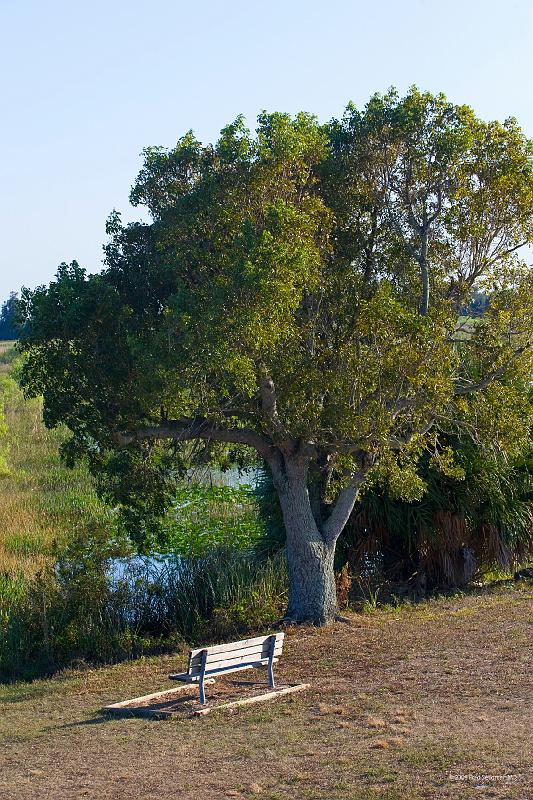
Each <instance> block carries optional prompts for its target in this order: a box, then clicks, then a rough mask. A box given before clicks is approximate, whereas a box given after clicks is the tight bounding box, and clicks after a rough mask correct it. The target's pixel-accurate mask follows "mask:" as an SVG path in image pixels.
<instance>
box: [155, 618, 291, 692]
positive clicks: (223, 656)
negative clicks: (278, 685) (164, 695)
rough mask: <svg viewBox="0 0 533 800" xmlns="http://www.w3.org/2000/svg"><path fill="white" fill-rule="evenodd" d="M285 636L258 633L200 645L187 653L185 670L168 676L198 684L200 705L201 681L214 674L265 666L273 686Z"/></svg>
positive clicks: (202, 689) (203, 690) (270, 684)
mask: <svg viewBox="0 0 533 800" xmlns="http://www.w3.org/2000/svg"><path fill="white" fill-rule="evenodd" d="M284 635H285V634H284V633H273V634H270V635H268V636H258V637H256V638H255V639H242V641H240V642H230V643H229V644H217V645H214V646H213V647H199V648H198V649H196V650H191V651H190V653H189V664H188V667H187V672H181V673H178V674H172V675H169V676H168V677H169V678H170V679H171V680H174V681H185V682H186V683H198V685H199V687H200V703H202V705H205V689H204V684H205V682H206V680H207V679H210V678H214V677H215V675H227V674H228V673H230V672H237V671H239V670H242V669H254V668H255V667H267V669H268V683H269V686H270V688H271V689H273V688H274V687H275V683H274V669H273V667H274V664H275V662H276V661H278V660H279V656H280V655H281V651H282V649H283V637H284Z"/></svg>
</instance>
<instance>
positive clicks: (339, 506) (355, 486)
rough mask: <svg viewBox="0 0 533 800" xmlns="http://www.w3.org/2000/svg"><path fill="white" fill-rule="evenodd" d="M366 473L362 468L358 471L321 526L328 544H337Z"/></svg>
mask: <svg viewBox="0 0 533 800" xmlns="http://www.w3.org/2000/svg"><path fill="white" fill-rule="evenodd" d="M365 475H366V471H365V470H362V469H361V470H359V471H358V472H356V473H355V475H353V476H352V478H351V480H350V483H349V484H348V486H346V487H345V488H344V489H342V491H341V492H340V493H339V496H338V497H337V500H336V501H335V504H334V506H333V509H332V511H331V513H330V515H329V517H328V518H327V520H326V521H325V522H324V524H323V525H322V527H321V534H322V538H323V539H324V542H325V543H326V544H330V545H332V544H335V542H336V541H337V539H338V537H339V534H340V533H341V531H342V529H343V528H344V526H345V525H346V523H347V522H348V519H349V517H350V514H351V513H352V510H353V507H354V505H355V501H356V500H357V497H358V495H359V490H360V488H361V484H362V483H363V481H364V479H365Z"/></svg>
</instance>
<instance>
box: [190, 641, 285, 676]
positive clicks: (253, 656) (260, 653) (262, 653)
mask: <svg viewBox="0 0 533 800" xmlns="http://www.w3.org/2000/svg"><path fill="white" fill-rule="evenodd" d="M281 652H282V643H281V642H280V643H279V644H276V646H275V647H274V655H275V656H279V655H281ZM269 655H270V642H267V643H266V644H265V645H256V646H255V647H244V648H242V649H240V650H228V652H227V653H210V652H209V651H208V652H207V660H206V664H207V665H210V664H217V663H218V662H219V661H236V660H238V659H241V660H243V659H246V660H247V661H257V660H260V659H262V658H268V657H269ZM201 663H202V658H201V656H199V655H198V656H195V657H194V658H193V659H191V662H190V664H189V671H191V672H195V671H196V669H199V668H200V666H201Z"/></svg>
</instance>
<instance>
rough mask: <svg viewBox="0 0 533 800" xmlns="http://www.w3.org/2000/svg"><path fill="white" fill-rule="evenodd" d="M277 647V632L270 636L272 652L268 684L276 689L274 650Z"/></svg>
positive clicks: (269, 659) (270, 653) (270, 654)
mask: <svg viewBox="0 0 533 800" xmlns="http://www.w3.org/2000/svg"><path fill="white" fill-rule="evenodd" d="M275 647H276V634H274V636H271V637H270V652H269V655H268V684H269V686H270V688H271V689H274V688H275V686H276V684H275V683H274V650H275Z"/></svg>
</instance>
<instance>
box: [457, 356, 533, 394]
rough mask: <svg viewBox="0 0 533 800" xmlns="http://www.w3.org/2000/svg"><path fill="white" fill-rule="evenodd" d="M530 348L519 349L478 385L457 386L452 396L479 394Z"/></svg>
mask: <svg viewBox="0 0 533 800" xmlns="http://www.w3.org/2000/svg"><path fill="white" fill-rule="evenodd" d="M530 347H531V345H530V344H529V343H528V344H525V345H523V346H522V347H519V348H518V349H517V350H515V351H514V353H513V355H512V357H511V358H510V359H509V360H508V361H506V362H505V364H502V365H501V367H498V369H493V370H492V372H489V373H488V374H487V375H485V377H484V378H483V380H481V381H479V382H478V383H471V384H469V385H468V386H458V387H457V388H456V389H455V391H454V395H455V396H457V395H464V394H473V393H474V392H480V391H482V390H483V389H486V388H487V386H489V384H491V383H492V382H493V381H495V380H497V379H498V378H501V376H502V375H505V373H506V372H507V370H508V369H509V367H510V365H511V364H512V363H513V361H514V359H515V358H517V357H518V356H519V355H521V354H522V353H524V352H525V351H526V350H528V349H529V348H530Z"/></svg>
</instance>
